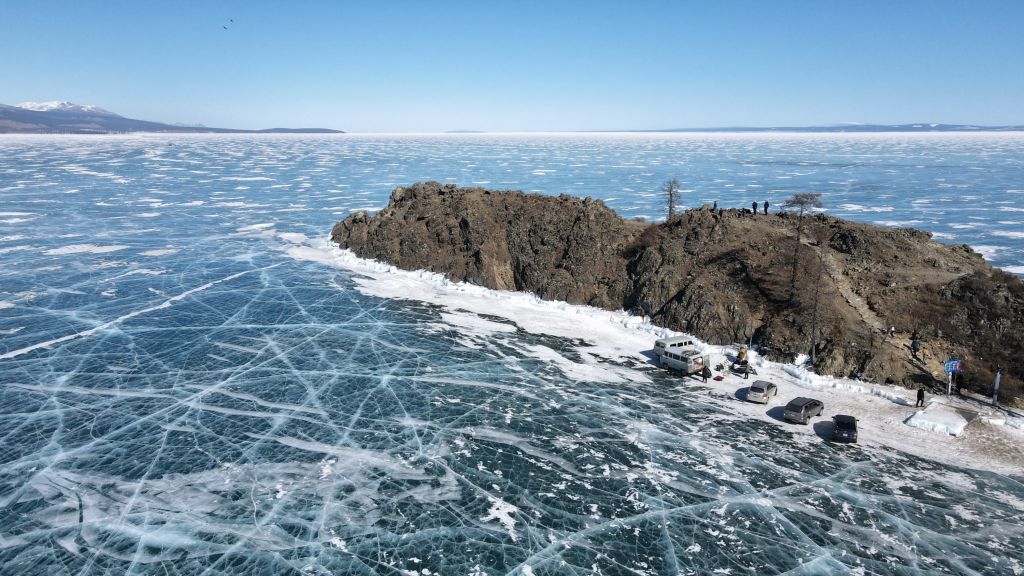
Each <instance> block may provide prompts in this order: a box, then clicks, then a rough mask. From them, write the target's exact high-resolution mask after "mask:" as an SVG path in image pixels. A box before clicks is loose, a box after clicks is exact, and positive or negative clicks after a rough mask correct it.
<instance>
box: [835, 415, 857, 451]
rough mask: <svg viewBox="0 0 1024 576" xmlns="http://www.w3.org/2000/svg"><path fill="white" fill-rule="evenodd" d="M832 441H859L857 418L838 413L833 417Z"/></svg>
mask: <svg viewBox="0 0 1024 576" xmlns="http://www.w3.org/2000/svg"><path fill="white" fill-rule="evenodd" d="M832 441H833V442H853V443H854V444H856V443H857V419H856V418H854V417H853V416H844V415H843V414H836V415H835V416H833V417H832Z"/></svg>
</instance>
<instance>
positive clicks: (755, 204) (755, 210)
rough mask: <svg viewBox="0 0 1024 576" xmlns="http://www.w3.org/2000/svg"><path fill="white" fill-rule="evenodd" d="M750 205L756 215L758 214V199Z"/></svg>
mask: <svg viewBox="0 0 1024 576" xmlns="http://www.w3.org/2000/svg"><path fill="white" fill-rule="evenodd" d="M750 207H751V208H752V209H753V210H752V211H753V212H754V216H757V200H754V201H753V202H751V203H750Z"/></svg>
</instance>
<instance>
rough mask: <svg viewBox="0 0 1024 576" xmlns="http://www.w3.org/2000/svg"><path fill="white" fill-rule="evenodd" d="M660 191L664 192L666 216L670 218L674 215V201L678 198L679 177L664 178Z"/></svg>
mask: <svg viewBox="0 0 1024 576" xmlns="http://www.w3.org/2000/svg"><path fill="white" fill-rule="evenodd" d="M661 191H662V192H664V193H665V200H666V201H668V217H669V219H671V218H672V217H673V216H675V215H676V201H677V200H679V194H680V193H679V179H678V178H673V179H671V180H666V181H665V183H664V184H662V185H661Z"/></svg>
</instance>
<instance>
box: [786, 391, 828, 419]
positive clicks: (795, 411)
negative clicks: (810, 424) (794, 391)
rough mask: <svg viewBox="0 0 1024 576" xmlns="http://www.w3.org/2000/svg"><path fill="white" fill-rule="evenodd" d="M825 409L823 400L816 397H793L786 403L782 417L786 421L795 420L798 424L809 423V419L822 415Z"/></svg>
mask: <svg viewBox="0 0 1024 576" xmlns="http://www.w3.org/2000/svg"><path fill="white" fill-rule="evenodd" d="M824 411H825V405H824V404H822V403H821V400H815V399H814V398H804V397H803V396H800V397H799V398H793V399H792V400H790V401H789V404H786V409H785V411H784V412H783V413H782V418H783V420H785V421H786V422H795V423H797V424H807V421H808V420H810V419H811V418H812V417H814V416H821V413H822V412H824Z"/></svg>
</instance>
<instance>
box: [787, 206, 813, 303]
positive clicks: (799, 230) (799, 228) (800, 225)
mask: <svg viewBox="0 0 1024 576" xmlns="http://www.w3.org/2000/svg"><path fill="white" fill-rule="evenodd" d="M821 207H822V204H821V194H820V193H818V192H798V193H796V194H793V196H792V197H790V198H788V199H787V200H786V201H785V202H783V203H782V210H783V211H784V212H796V213H797V221H796V222H797V224H796V248H794V249H793V276H792V278H791V279H790V281H789V300H790V302H792V301H793V298H794V297H795V296H796V274H797V265H798V263H799V258H798V257H799V255H800V240H801V236H802V234H803V231H804V212H806V211H808V210H810V209H811V208H821Z"/></svg>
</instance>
